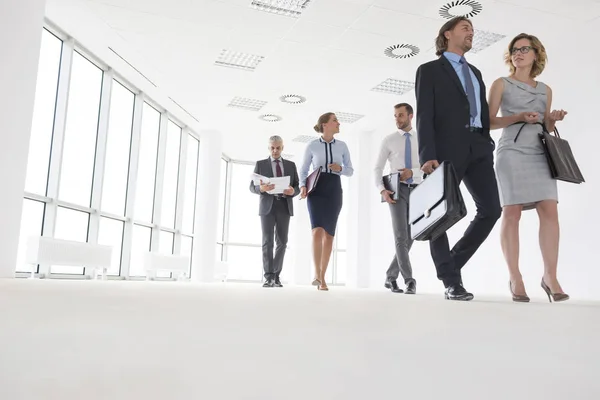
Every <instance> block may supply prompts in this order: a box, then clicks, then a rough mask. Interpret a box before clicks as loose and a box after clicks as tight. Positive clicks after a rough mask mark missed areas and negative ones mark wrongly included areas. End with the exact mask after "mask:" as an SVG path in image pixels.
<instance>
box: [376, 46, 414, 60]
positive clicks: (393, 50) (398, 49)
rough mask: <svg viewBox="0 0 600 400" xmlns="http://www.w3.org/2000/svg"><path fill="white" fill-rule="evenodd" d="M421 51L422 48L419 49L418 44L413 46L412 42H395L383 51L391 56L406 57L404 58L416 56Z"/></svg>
mask: <svg viewBox="0 0 600 400" xmlns="http://www.w3.org/2000/svg"><path fill="white" fill-rule="evenodd" d="M420 52H421V49H419V48H418V47H417V46H413V45H412V44H406V43H403V44H395V45H393V46H390V47H388V48H386V49H385V50H384V51H383V54H385V55H386V56H388V57H390V58H400V59H404V58H410V57H414V56H416V55H417V54H419V53H420Z"/></svg>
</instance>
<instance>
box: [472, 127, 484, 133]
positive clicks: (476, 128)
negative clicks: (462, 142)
mask: <svg viewBox="0 0 600 400" xmlns="http://www.w3.org/2000/svg"><path fill="white" fill-rule="evenodd" d="M469 131H470V132H475V133H483V128H479V127H477V126H471V127H469Z"/></svg>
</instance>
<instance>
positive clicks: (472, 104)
mask: <svg viewBox="0 0 600 400" xmlns="http://www.w3.org/2000/svg"><path fill="white" fill-rule="evenodd" d="M460 65H461V66H462V71H463V75H464V77H465V86H466V87H467V100H469V114H470V115H471V119H474V118H475V117H476V116H477V100H476V98H475V87H474V86H473V81H472V80H471V70H470V69H469V64H467V60H465V58H464V57H461V58H460Z"/></svg>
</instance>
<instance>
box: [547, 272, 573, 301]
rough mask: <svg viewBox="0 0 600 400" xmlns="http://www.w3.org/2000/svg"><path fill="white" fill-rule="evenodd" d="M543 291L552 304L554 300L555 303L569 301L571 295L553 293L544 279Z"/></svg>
mask: <svg viewBox="0 0 600 400" xmlns="http://www.w3.org/2000/svg"><path fill="white" fill-rule="evenodd" d="M542 289H544V292H546V294H547V295H548V301H549V302H550V303H552V300H554V302H555V303H556V302H559V301H566V300H569V295H568V294H566V293H552V291H551V290H550V288H549V287H548V285H546V282H544V278H542Z"/></svg>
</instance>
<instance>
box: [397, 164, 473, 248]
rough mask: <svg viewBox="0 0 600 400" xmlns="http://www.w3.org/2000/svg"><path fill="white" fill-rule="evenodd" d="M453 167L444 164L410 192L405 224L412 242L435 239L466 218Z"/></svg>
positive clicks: (465, 210) (465, 209)
mask: <svg viewBox="0 0 600 400" xmlns="http://www.w3.org/2000/svg"><path fill="white" fill-rule="evenodd" d="M459 185H460V184H459V182H458V179H457V177H456V172H455V171H454V167H453V166H452V164H451V163H449V162H448V161H444V162H442V163H441V164H440V166H439V167H437V168H436V169H435V170H434V171H433V172H432V173H431V175H428V176H427V177H426V178H425V179H424V180H423V182H422V183H421V184H420V185H418V186H417V187H416V188H414V189H413V190H412V191H411V193H410V201H409V206H408V222H409V224H410V231H411V237H412V238H413V239H414V240H435V239H437V238H438V237H440V236H441V235H442V234H443V233H444V232H446V231H447V230H448V229H450V228H451V227H452V226H454V224H456V223H457V222H458V221H460V220H461V219H463V218H464V217H465V216H466V215H467V207H466V206H465V202H464V199H463V197H462V194H461V192H460V186H459Z"/></svg>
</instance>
